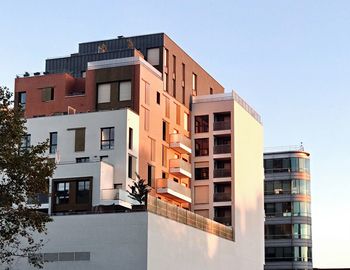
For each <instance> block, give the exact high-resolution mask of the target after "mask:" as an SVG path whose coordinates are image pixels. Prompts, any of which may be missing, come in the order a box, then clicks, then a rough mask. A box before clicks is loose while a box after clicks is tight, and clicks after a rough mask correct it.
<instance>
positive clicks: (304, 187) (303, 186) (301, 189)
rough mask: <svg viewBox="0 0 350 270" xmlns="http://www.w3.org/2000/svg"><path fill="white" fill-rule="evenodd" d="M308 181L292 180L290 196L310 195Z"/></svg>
mask: <svg viewBox="0 0 350 270" xmlns="http://www.w3.org/2000/svg"><path fill="white" fill-rule="evenodd" d="M310 193H311V192H310V181H308V180H302V179H293V180H292V194H301V195H310Z"/></svg>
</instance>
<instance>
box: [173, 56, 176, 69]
mask: <svg viewBox="0 0 350 270" xmlns="http://www.w3.org/2000/svg"><path fill="white" fill-rule="evenodd" d="M173 73H174V74H176V56H175V55H173Z"/></svg>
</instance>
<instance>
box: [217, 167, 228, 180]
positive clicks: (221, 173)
mask: <svg viewBox="0 0 350 270" xmlns="http://www.w3.org/2000/svg"><path fill="white" fill-rule="evenodd" d="M223 177H231V169H214V178H223Z"/></svg>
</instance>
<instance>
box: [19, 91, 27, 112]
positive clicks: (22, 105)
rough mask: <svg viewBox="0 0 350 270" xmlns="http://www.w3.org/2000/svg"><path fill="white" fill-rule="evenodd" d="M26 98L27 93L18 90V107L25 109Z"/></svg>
mask: <svg viewBox="0 0 350 270" xmlns="http://www.w3.org/2000/svg"><path fill="white" fill-rule="evenodd" d="M26 99H27V94H26V92H18V103H17V104H18V107H20V108H22V110H25V109H26Z"/></svg>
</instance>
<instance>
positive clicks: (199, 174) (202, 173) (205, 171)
mask: <svg viewBox="0 0 350 270" xmlns="http://www.w3.org/2000/svg"><path fill="white" fill-rule="evenodd" d="M194 175H195V176H194V178H195V180H206V179H209V168H208V167H206V168H195V169H194Z"/></svg>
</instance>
